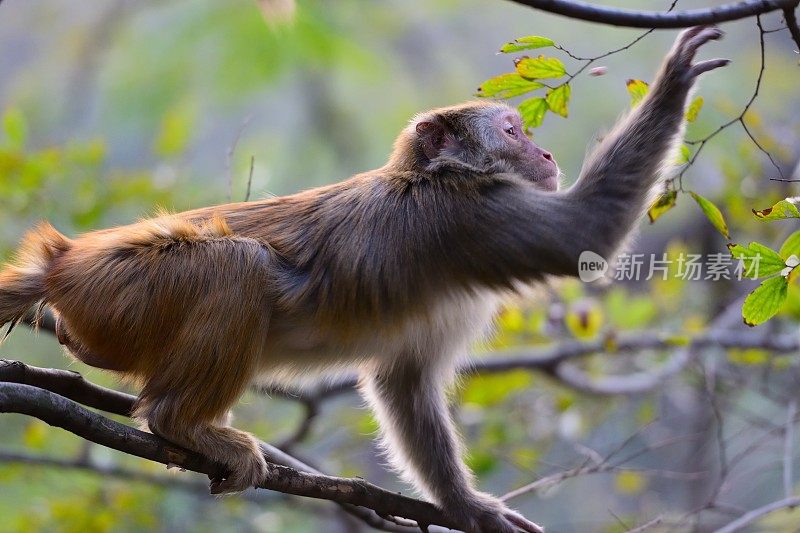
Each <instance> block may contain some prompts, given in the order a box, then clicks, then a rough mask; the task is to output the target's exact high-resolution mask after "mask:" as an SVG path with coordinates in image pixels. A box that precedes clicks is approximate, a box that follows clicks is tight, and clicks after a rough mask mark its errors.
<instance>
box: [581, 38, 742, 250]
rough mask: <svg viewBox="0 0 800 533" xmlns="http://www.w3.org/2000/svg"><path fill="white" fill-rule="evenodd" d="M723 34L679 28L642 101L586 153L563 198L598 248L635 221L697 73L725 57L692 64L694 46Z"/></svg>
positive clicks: (666, 159) (673, 140) (665, 161)
mask: <svg viewBox="0 0 800 533" xmlns="http://www.w3.org/2000/svg"><path fill="white" fill-rule="evenodd" d="M720 37H722V32H721V31H720V30H719V29H718V28H716V27H714V26H698V27H695V28H690V29H688V30H685V31H684V32H682V33H681V34H680V35H679V36H678V38H677V39H676V41H675V45H674V46H673V48H672V50H671V51H670V52H669V54H668V55H667V57H666V59H665V60H664V63H663V64H662V66H661V69H660V71H659V72H658V74H657V76H656V78H655V81H654V82H653V84H652V86H651V90H650V92H649V94H648V95H647V96H646V97H645V98H644V100H643V101H642V102H641V104H640V105H639V106H638V107H637V108H636V109H634V111H633V112H632V113H631V114H630V115H629V116H628V117H627V118H626V119H625V120H623V121H622V122H621V123H620V124H619V125H618V126H617V127H616V128H615V129H614V130H613V131H612V132H611V133H609V134H608V135H607V136H606V138H605V139H604V140H603V142H602V143H601V144H600V145H599V146H598V147H597V149H596V150H594V152H593V153H592V154H591V155H590V156H589V158H588V159H587V161H586V163H585V164H584V168H583V170H582V171H581V175H580V177H579V178H578V181H577V183H576V184H575V185H574V186H573V187H572V188H571V189H570V190H569V191H567V192H566V198H567V199H568V200H569V201H572V202H575V203H576V204H578V205H582V206H584V208H585V209H584V210H583V213H584V214H583V217H582V218H583V219H584V220H586V221H587V222H590V223H591V224H592V226H593V231H594V233H595V234H596V235H598V237H599V240H598V242H597V244H598V245H599V246H598V248H600V250H596V251H598V252H606V253H611V252H613V251H614V250H615V249H616V247H617V246H618V245H619V243H620V241H621V240H622V239H624V237H625V235H626V234H627V233H628V231H629V230H630V228H631V227H632V226H633V225H634V223H635V222H636V221H637V219H638V218H639V216H640V215H641V213H642V210H643V209H644V208H645V207H646V201H647V200H648V199H649V198H650V192H651V190H652V188H653V185H654V184H655V183H656V182H657V180H658V178H659V177H660V176H661V175H662V171H663V170H664V168H665V167H669V166H671V164H672V162H671V161H670V158H671V157H673V156H674V150H673V149H674V147H675V146H676V144H677V143H678V142H680V138H681V136H682V134H683V129H684V125H685V120H684V110H685V107H686V101H687V99H688V96H689V92H690V90H691V88H692V86H693V85H694V82H695V80H696V79H697V76H698V75H700V74H701V73H703V72H707V71H709V70H712V69H715V68H717V67H721V66H724V65H727V64H728V63H729V61H728V60H726V59H712V60H709V61H703V62H700V63H697V64H692V59H693V58H694V56H695V53H696V52H697V49H698V48H699V47H700V46H702V45H703V44H705V43H706V42H708V41H710V40H715V39H719V38H720Z"/></svg>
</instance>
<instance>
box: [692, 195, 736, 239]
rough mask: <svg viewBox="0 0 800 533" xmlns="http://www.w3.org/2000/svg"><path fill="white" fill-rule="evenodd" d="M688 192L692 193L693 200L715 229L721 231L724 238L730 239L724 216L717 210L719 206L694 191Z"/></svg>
mask: <svg viewBox="0 0 800 533" xmlns="http://www.w3.org/2000/svg"><path fill="white" fill-rule="evenodd" d="M689 194H691V195H692V198H694V201H695V202H697V205H699V206H700V209H702V210H703V213H705V215H706V217H707V218H708V220H709V221H710V222H711V224H713V225H714V227H715V228H717V231H719V232H720V233H722V235H723V236H724V237H725V238H726V239H730V232H729V231H728V224H726V223H725V218H724V217H723V216H722V212H721V211H720V210H719V208H718V207H717V206H716V205H714V204H713V203H712V202H711V201H710V200H708V199H706V198H703V197H702V196H700V195H699V194H697V193H696V192H690V193H689Z"/></svg>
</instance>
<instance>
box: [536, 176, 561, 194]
mask: <svg viewBox="0 0 800 533" xmlns="http://www.w3.org/2000/svg"><path fill="white" fill-rule="evenodd" d="M558 176H559V173H558V172H555V173H553V174H547V175H545V176H535V177H533V178H531V181H532V182H533V185H534V186H535V187H536V188H537V189H541V190H543V191H557V190H558Z"/></svg>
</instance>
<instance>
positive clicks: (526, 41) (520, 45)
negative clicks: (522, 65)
mask: <svg viewBox="0 0 800 533" xmlns="http://www.w3.org/2000/svg"><path fill="white" fill-rule="evenodd" d="M554 44H556V43H554V42H553V40H552V39H548V38H547V37H540V36H538V35H528V36H527V37H520V38H518V39H514V41H513V42H510V43H506V44H504V45H503V46H502V47H501V48H500V52H501V53H503V54H511V53H514V52H520V51H522V50H533V49H534V48H546V47H548V46H553V45H554Z"/></svg>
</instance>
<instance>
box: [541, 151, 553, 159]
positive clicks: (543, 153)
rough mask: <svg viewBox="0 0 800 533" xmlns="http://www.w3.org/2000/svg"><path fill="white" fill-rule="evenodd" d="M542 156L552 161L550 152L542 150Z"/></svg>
mask: <svg viewBox="0 0 800 533" xmlns="http://www.w3.org/2000/svg"><path fill="white" fill-rule="evenodd" d="M542 157H544V158H545V159H547V160H548V161H552V160H553V154H551V153H550V152H542Z"/></svg>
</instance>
